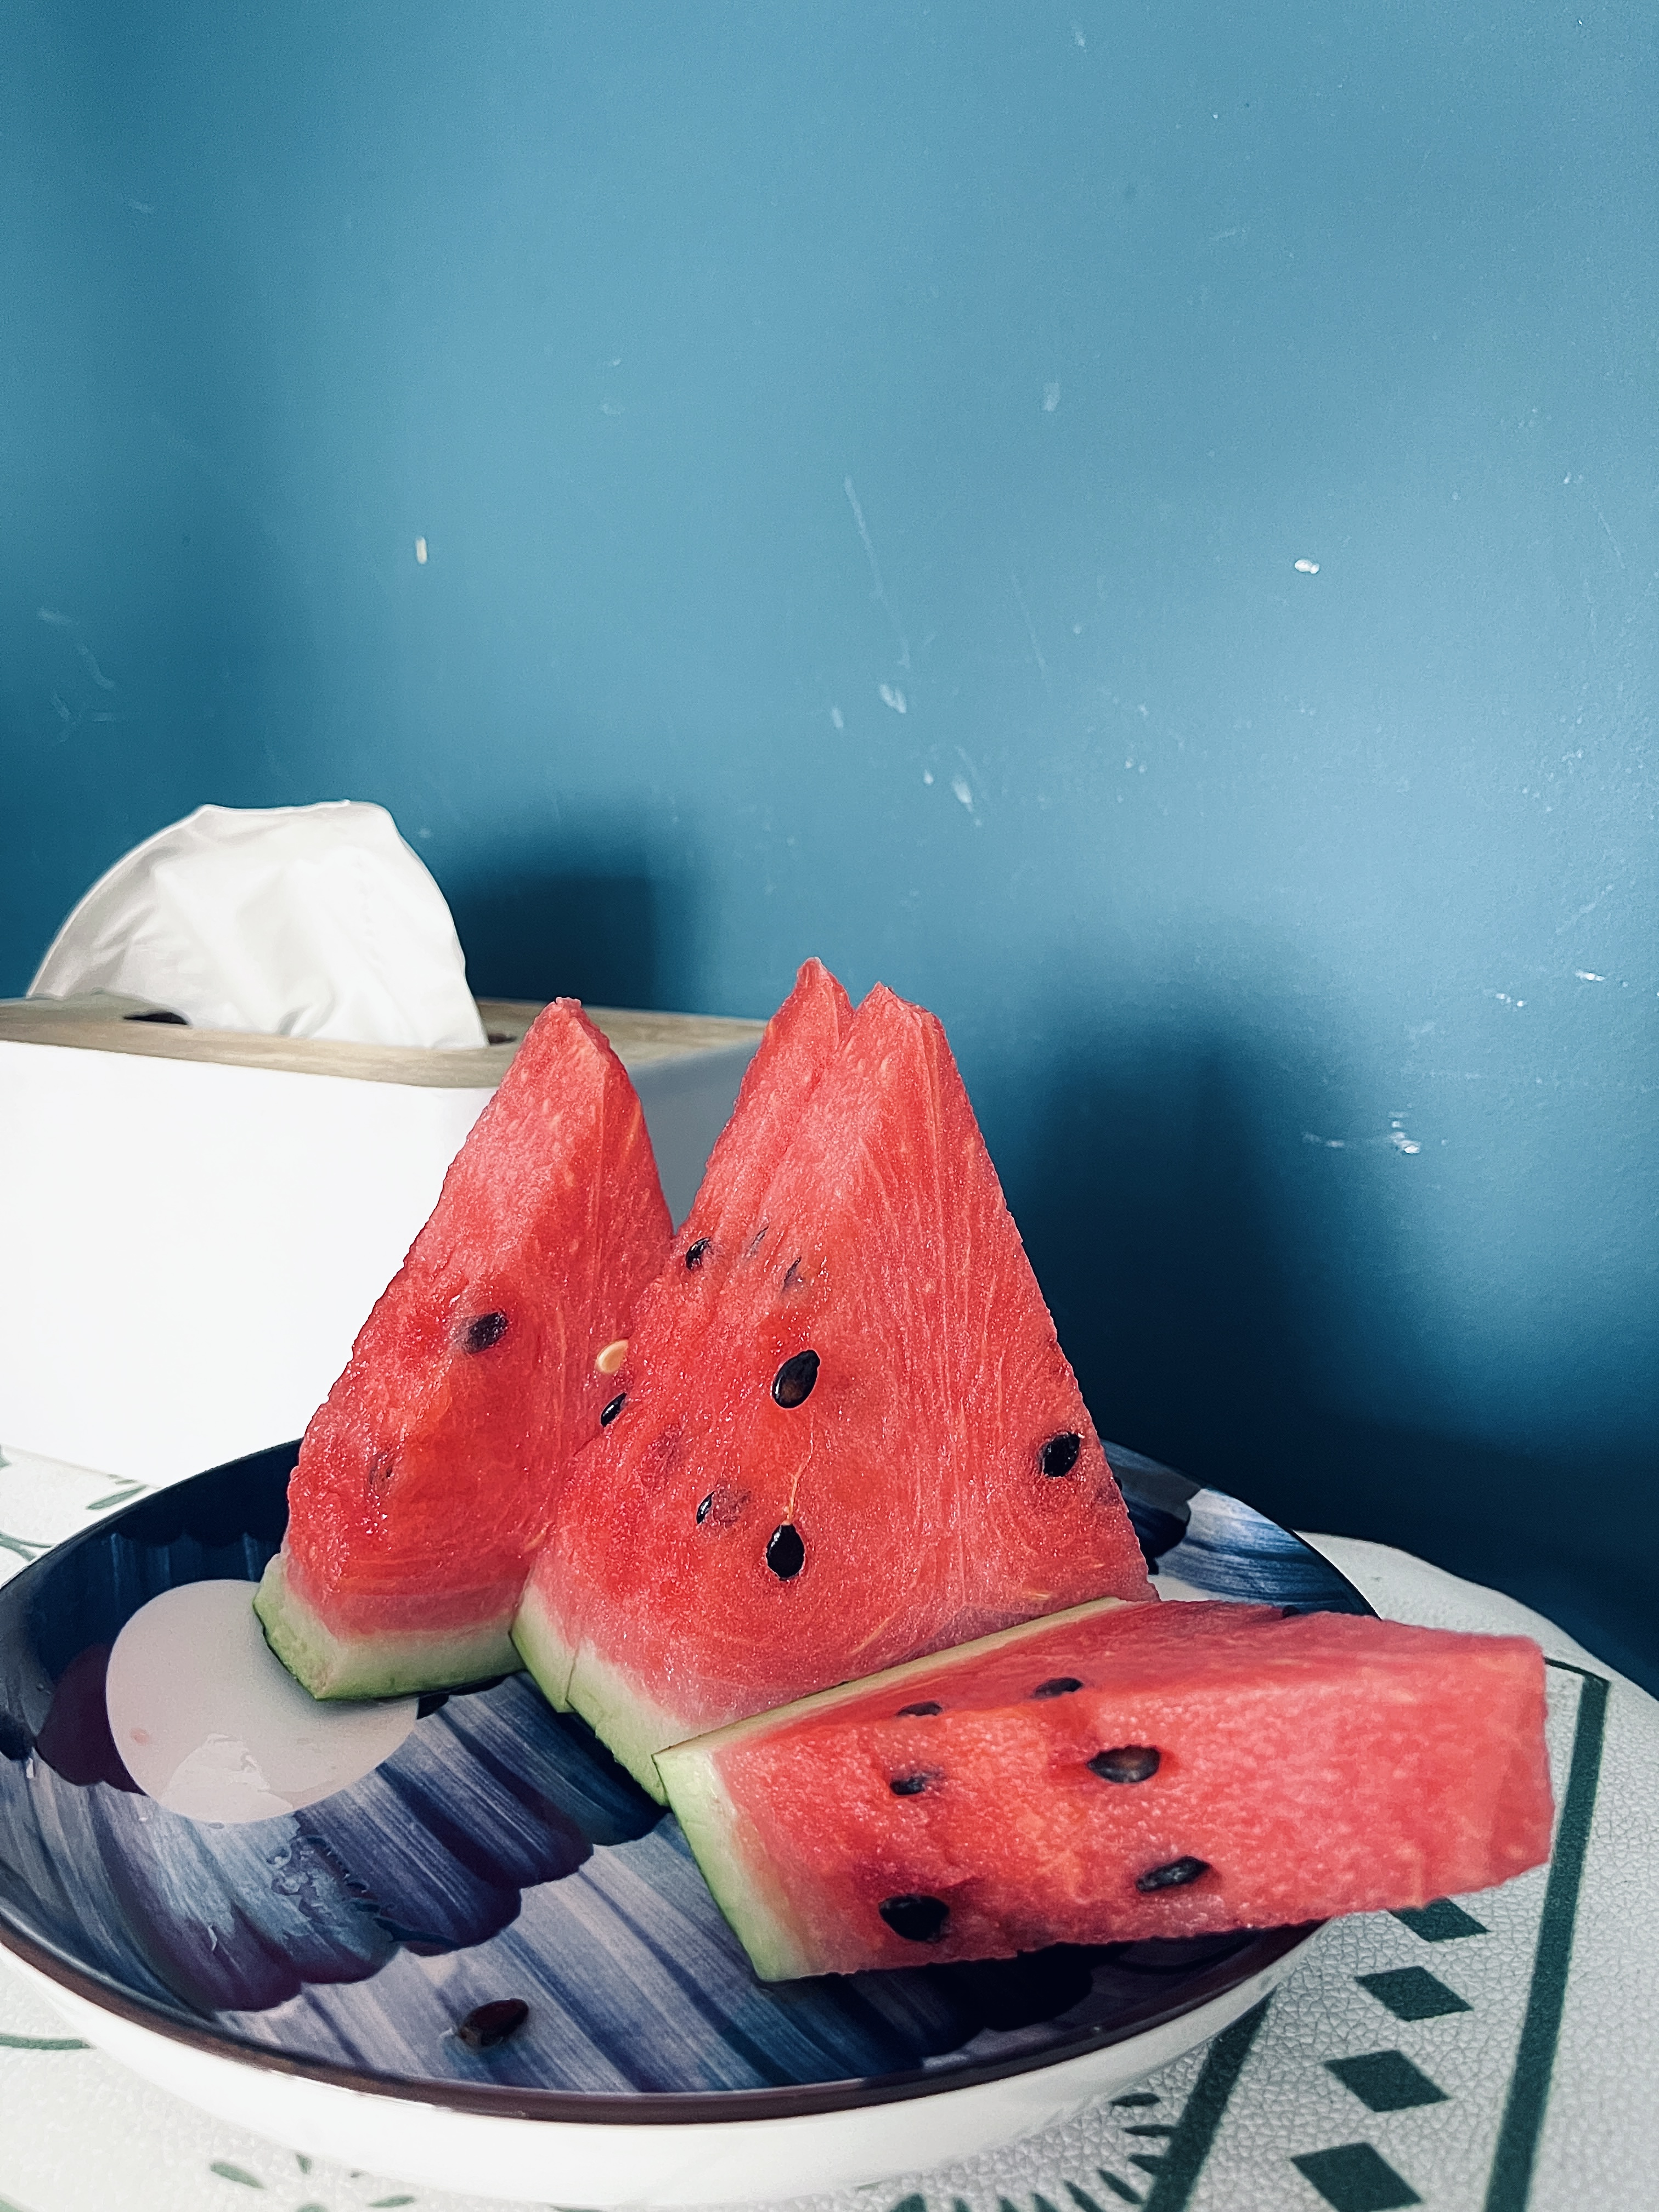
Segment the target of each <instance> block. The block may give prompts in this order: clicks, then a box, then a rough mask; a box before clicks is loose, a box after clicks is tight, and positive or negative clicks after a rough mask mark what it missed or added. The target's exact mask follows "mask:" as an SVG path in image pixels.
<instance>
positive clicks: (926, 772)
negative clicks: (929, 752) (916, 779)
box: [921, 768, 933, 783]
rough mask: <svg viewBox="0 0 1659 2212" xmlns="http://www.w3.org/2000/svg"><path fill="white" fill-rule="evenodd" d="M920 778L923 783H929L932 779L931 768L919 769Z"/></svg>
mask: <svg viewBox="0 0 1659 2212" xmlns="http://www.w3.org/2000/svg"><path fill="white" fill-rule="evenodd" d="M921 780H922V781H923V782H924V783H931V782H932V781H933V769H930V768H925V769H923V770H922V771H921Z"/></svg>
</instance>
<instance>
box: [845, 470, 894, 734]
mask: <svg viewBox="0 0 1659 2212" xmlns="http://www.w3.org/2000/svg"><path fill="white" fill-rule="evenodd" d="M841 488H842V490H843V491H844V492H845V493H846V495H847V504H848V507H851V508H852V510H853V520H854V522H855V523H857V525H858V530H859V542H860V544H861V545H862V546H863V548H864V554H865V558H866V560H867V561H868V562H869V563H870V580H871V581H872V584H873V585H874V586H875V590H874V591H873V592H872V593H871V597H872V599H874V600H875V602H876V605H878V607H879V608H880V609H881V611H882V612H883V613H884V615H885V616H886V617H887V619H888V621H889V622H890V623H891V624H892V626H893V635H894V636H895V638H896V639H897V641H898V649H899V666H900V667H901V668H902V669H903V670H904V671H906V672H907V674H908V671H909V667H910V642H909V640H908V638H907V637H906V636H905V635H904V632H903V630H902V629H900V627H899V619H898V617H897V616H896V614H895V613H894V612H893V610H892V607H891V605H890V603H889V600H888V597H887V586H886V585H885V584H884V582H883V581H882V577H881V562H879V561H878V559H877V558H876V547H875V541H874V539H873V538H872V537H871V535H870V532H869V528H868V526H866V522H865V520H864V509H863V508H862V507H860V505H859V495H858V494H857V492H855V491H854V489H853V479H852V477H842V480H841ZM899 712H900V713H901V714H902V713H903V712H904V709H903V708H902V707H901V708H900V709H899Z"/></svg>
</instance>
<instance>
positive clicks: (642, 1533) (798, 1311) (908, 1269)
mask: <svg viewBox="0 0 1659 2212" xmlns="http://www.w3.org/2000/svg"><path fill="white" fill-rule="evenodd" d="M780 1064H782V1060H781V1054H780ZM761 1074H763V1072H761ZM802 1087H803V1088H804V1087H805V1086H802ZM744 1114H745V1115H746V1116H748V1117H749V1129H748V1130H740V1129H739V1128H738V1127H737V1126H736V1125H735V1124H734V1127H733V1130H732V1150H731V1152H729V1153H728V1154H727V1156H726V1159H725V1161H724V1162H723V1163H722V1174H723V1176H725V1178H726V1180H725V1182H724V1183H723V1184H722V1186H721V1196H720V1205H719V1207H718V1209H717V1211H718V1213H719V1226H718V1229H717V1230H716V1231H715V1232H714V1257H716V1258H717V1259H718V1261H719V1262H720V1264H719V1266H718V1267H717V1268H716V1269H714V1270H713V1271H712V1272H711V1273H710V1274H709V1276H708V1280H707V1281H705V1280H704V1279H703V1278H704V1267H703V1266H702V1265H700V1266H697V1267H690V1266H688V1265H686V1264H685V1262H688V1261H690V1260H691V1259H692V1258H693V1256H694V1254H695V1252H696V1246H695V1244H694V1245H692V1246H691V1247H689V1248H688V1249H686V1251H685V1253H684V1255H683V1259H682V1261H681V1262H679V1263H677V1265H676V1266H674V1267H671V1268H670V1269H669V1271H668V1277H669V1280H668V1282H667V1283H666V1284H665V1285H664V1286H663V1295H662V1296H661V1297H657V1296H656V1295H655V1294H654V1293H653V1304H652V1310H651V1313H650V1316H649V1322H648V1325H642V1326H641V1328H640V1329H639V1330H638V1331H637V1332H636V1333H635V1337H634V1339H633V1341H632V1343H631V1346H630V1349H629V1358H628V1361H627V1364H626V1365H625V1366H624V1368H623V1370H622V1371H621V1373H620V1375H619V1376H618V1378H617V1379H618V1383H619V1386H620V1395H621V1397H622V1403H621V1405H620V1407H618V1409H617V1415H616V1418H615V1419H614V1420H613V1421H612V1422H611V1425H609V1426H608V1427H607V1429H606V1431H605V1435H604V1436H603V1437H600V1438H599V1440H598V1441H596V1442H595V1443H592V1445H590V1446H589V1447H588V1448H587V1449H586V1451H585V1452H584V1453H583V1454H582V1455H581V1456H580V1459H579V1460H578V1462H577V1463H576V1466H575V1468H574V1469H573V1471H572V1475H571V1480H570V1483H569V1486H568V1488H567V1490H566V1492H565V1493H564V1495H563V1497H562V1499H561V1502H560V1506H559V1510H558V1513H557V1515H556V1518H555V1521H554V1523H553V1526H552V1528H551V1530H550V1535H549V1541H548V1544H547V1547H546V1549H545V1550H544V1553H543V1554H542V1557H541V1559H539V1560H538V1564H537V1567H536V1570H535V1572H534V1574H533V1576H532V1579H531V1582H530V1584H529V1586H528V1588H527V1589H526V1594H525V1603H524V1606H523V1608H522V1610H521V1611H520V1616H519V1620H518V1621H517V1623H516V1625H515V1627H514V1631H513V1637H514V1641H515V1642H516V1644H518V1647H519V1650H520V1652H521V1653H522V1654H523V1656H524V1659H525V1662H526V1665H527V1666H528V1667H529V1668H531V1670H532V1673H533V1674H535V1676H536V1678H537V1680H538V1681H539V1682H540V1683H541V1685H542V1686H543V1688H544V1691H545V1692H547V1694H548V1696H549V1697H550V1699H552V1700H553V1701H554V1703H555V1704H557V1705H567V1704H568V1705H571V1706H574V1709H575V1710H576V1711H578V1712H579V1713H580V1714H582V1715H583V1717H585V1718H586V1719H587V1720H588V1721H589V1722H590V1723H592V1726H593V1728H594V1729H596V1730H597V1731H598V1733H599V1735H601V1736H602V1737H603V1738H604V1740H605V1742H606V1743H608V1744H609V1745H610V1747H611V1750H612V1751H613V1752H614V1753H616V1755H617V1758H618V1759H621V1760H622V1762H623V1765H626V1766H627V1767H629V1770H630V1771H632V1772H633V1773H634V1774H635V1776H636V1777H637V1778H638V1779H639V1780H640V1782H641V1784H643V1785H644V1787H645V1788H647V1790H652V1791H653V1793H654V1794H658V1795H660V1792H661V1784H660V1781H659V1778H658V1775H657V1771H656V1768H655V1766H654V1765H653V1757H652V1754H653V1753H654V1752H656V1751H659V1750H660V1749H661V1748H662V1747H663V1746H665V1744H670V1743H675V1742H678V1741H680V1740H681V1739H682V1738H684V1737H685V1736H688V1735H696V1734H701V1733H702V1732H703V1731H705V1730H707V1729H711V1728H716V1727H719V1726H720V1725H722V1724H723V1723H726V1722H727V1721H731V1720H735V1719H738V1718H740V1717H743V1716H744V1715H746V1714H749V1713H753V1712H757V1711H761V1710H763V1708H765V1707H767V1706H769V1705H776V1704H778V1703H780V1702H781V1700H782V1699H787V1698H791V1697H796V1696H799V1695H801V1694H803V1693H804V1692H808V1691H812V1690H818V1689H822V1688H823V1687H824V1686H826V1685H828V1684H829V1683H832V1682H837V1681H842V1680H846V1679H847V1678H848V1676H849V1675H854V1674H867V1673H868V1672H869V1671H870V1670H871V1669H872V1668H875V1667H881V1666H886V1665H890V1664H892V1663H894V1662H896V1661H899V1660H902V1659H907V1658H910V1657H912V1656H915V1655H916V1654H917V1653H919V1652H923V1651H930V1650H939V1649H940V1648H941V1647H942V1646H945V1645H948V1644H957V1643H959V1642H961V1641H962V1640H963V1638H966V1637H969V1636H975V1635H978V1634H981V1633H982V1632H986V1631H987V1630H991V1629H996V1628H1000V1627H1003V1626H1006V1625H1007V1624H1008V1623H1009V1622H1011V1621H1014V1620H1024V1619H1026V1618H1029V1617H1030V1616H1031V1615H1033V1614H1036V1613H1048V1612H1051V1611H1053V1610H1054V1608H1056V1607H1060V1606H1066V1605H1071V1604H1075V1603H1076V1602H1078V1601H1079V1600H1081V1599H1085V1598H1091V1597H1098V1596H1102V1595H1115V1596H1120V1597H1123V1598H1147V1597H1150V1596H1151V1595H1152V1592H1151V1589H1150V1586H1149V1584H1148V1583H1147V1581H1146V1568H1145V1565H1144V1563H1143V1561H1142V1559H1141V1554H1140V1550H1139V1546H1138V1544H1137V1543H1136V1541H1135V1536H1134V1532H1133V1528H1131V1527H1130V1524H1129V1518H1128V1515H1127V1510H1125V1507H1124V1504H1123V1500H1122V1498H1121V1495H1120V1494H1119V1492H1118V1488H1117V1486H1116V1484H1115V1482H1114V1481H1113V1480H1112V1476H1111V1473H1110V1470H1109V1468H1108V1467H1107V1464H1106V1460H1105V1455H1104V1454H1103V1451H1102V1450H1101V1447H1100V1442H1099V1439H1098V1437H1097V1436H1096V1434H1095V1431H1094V1427H1093V1425H1092V1423H1091V1421H1090V1419H1089V1416H1088V1413H1087V1412H1086V1411H1085V1407H1084V1404H1083V1401H1082V1398H1081V1396H1080V1395H1079V1391H1078V1387H1077V1383H1076V1381H1075V1379H1074V1378H1073V1374H1072V1370H1071V1369H1070V1367H1069V1366H1068V1365H1067V1364H1066V1358H1065V1355H1064V1354H1063V1353H1062V1352H1061V1351H1060V1346H1059V1345H1058V1344H1057V1343H1056V1341H1055V1339H1054V1323H1053V1322H1052V1321H1051V1320H1050V1319H1049V1317H1048V1310H1047V1308H1046V1307H1045V1306H1044V1304H1043V1303H1042V1294H1041V1292H1040V1291H1038V1289H1037V1286H1036V1280H1035V1279H1034V1277H1033V1276H1032V1273H1031V1270H1030V1263H1029V1262H1028V1261H1027V1260H1026V1257H1025V1255H1024V1249H1023V1248H1022V1246H1021V1244H1020V1241H1019V1236H1018V1231H1016V1229H1015V1227H1014V1225H1013V1222H1012V1219H1011V1218H1010V1216H1009V1213H1008V1210H1007V1208H1006V1206H1005V1205H1004V1203H1003V1198H1002V1192H1001V1189H1000V1186H999V1184H998V1182H997V1179H996V1175H995V1172H994V1170H993V1168H992V1166H991V1163H990V1160H989V1158H987V1154H986V1151H985V1146H984V1142H983V1139H981V1135H980V1133H979V1127H978V1125H977V1123H976V1122H975V1120H974V1115H973V1109H972V1108H971V1107H970V1106H969V1103H968V1097H967V1093H966V1092H965V1091H963V1086H962V1080H961V1078H960V1077H959V1076H958V1074H957V1070H956V1065H955V1063H954V1061H953V1060H951V1053H950V1048H949V1047H948V1046H947V1045H946V1043H945V1034H944V1031H943V1030H941V1029H940V1027H939V1024H938V1022H937V1021H936V1020H934V1018H933V1016H932V1015H931V1014H927V1013H925V1012H922V1011H921V1009H920V1008H918V1007H915V1006H908V1005H906V1003H905V1002H904V1001H903V1000H902V999H898V998H896V997H895V996H894V995H893V994H892V993H891V992H890V991H888V990H886V989H884V988H882V987H879V986H878V987H877V988H876V989H875V990H874V991H872V993H871V994H870V996H869V997H868V998H867V999H866V1000H865V1002H864V1004H863V1005H862V1006H860V1009H859V1012H858V1013H857V1015H856V1016H855V1017H854V1019H853V1020H852V1022H851V1024H849V1025H848V1030H847V1033H846V1036H845V1039H844V1042H842V1044H841V1046H840V1048H839V1050H838V1051H837V1052H836V1054H835V1057H834V1059H833V1060H832V1061H831V1062H830V1064H829V1066H827V1067H826V1068H825V1069H824V1071H823V1073H822V1074H821V1075H820V1077H819V1079H818V1080H817V1083H816V1085H814V1086H812V1087H811V1093H810V1096H809V1097H805V1101H804V1103H802V1104H800V1105H799V1107H796V1108H794V1109H792V1111H791V1112H789V1113H787V1114H786V1113H784V1112H782V1111H781V1110H774V1107H773V1105H772V1103H771V1094H769V1092H768V1091H765V1090H764V1089H763V1083H762V1080H761V1079H760V1076H759V1075H757V1083H756V1085H755V1088H754V1090H753V1091H751V1092H750V1093H748V1094H746V1095H745V1102H744ZM791 1122H793V1128H791V1127H789V1126H788V1125H789V1124H790V1123H791ZM749 1130H752V1132H753V1135H752V1138H751V1137H750V1134H749ZM740 1140H741V1141H740Z"/></svg>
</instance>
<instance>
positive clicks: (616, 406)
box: [599, 399, 627, 416]
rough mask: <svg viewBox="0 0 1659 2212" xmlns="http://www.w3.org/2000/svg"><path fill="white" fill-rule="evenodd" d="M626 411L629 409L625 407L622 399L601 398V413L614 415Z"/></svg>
mask: <svg viewBox="0 0 1659 2212" xmlns="http://www.w3.org/2000/svg"><path fill="white" fill-rule="evenodd" d="M626 411H627V410H625V409H624V407H623V404H622V402H621V401H620V400H617V399H601V400H600V402H599V412H600V414H601V415H610V416H617V415H621V414H624V413H625V412H626Z"/></svg>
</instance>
